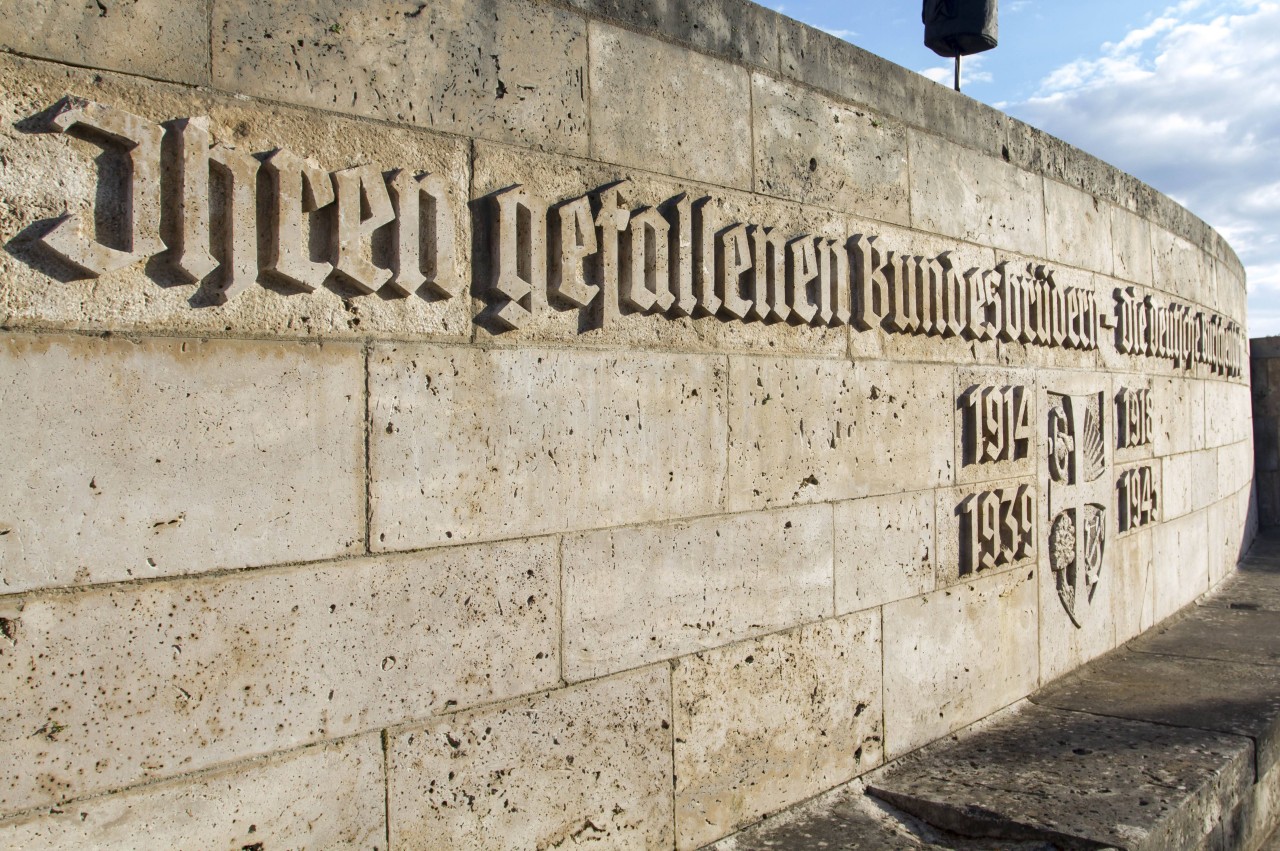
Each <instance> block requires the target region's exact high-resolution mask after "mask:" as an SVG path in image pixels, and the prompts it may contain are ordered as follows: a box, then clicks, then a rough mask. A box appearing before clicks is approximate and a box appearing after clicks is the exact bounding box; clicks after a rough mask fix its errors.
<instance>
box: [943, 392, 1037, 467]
mask: <svg viewBox="0 0 1280 851" xmlns="http://www.w3.org/2000/svg"><path fill="white" fill-rule="evenodd" d="M988 388H991V389H994V390H996V391H1008V390H1013V391H1014V395H1013V396H1012V399H1013V401H1014V402H1015V403H1021V404H1025V405H1026V414H1027V420H1026V424H1027V426H1026V428H1025V429H1024V428H1023V427H1022V426H1021V424H1020V423H1019V422H1018V412H1019V408H1018V405H1017V404H1015V405H1014V406H1013V410H1012V411H1010V410H1008V409H1007V408H1006V407H1005V406H1003V405H1001V406H1000V407H999V410H998V412H997V414H998V423H992V422H991V420H992V417H990V416H985V417H984V409H983V407H982V400H983V397H982V395H981V394H982V391H984V390H986V389H988ZM953 392H954V396H955V415H954V424H955V427H954V428H953V429H952V433H953V434H954V435H955V459H956V460H955V463H956V481H957V482H959V483H960V484H970V483H974V482H992V481H996V480H998V479H1013V478H1018V477H1020V476H1033V475H1035V472H1036V458H1037V457H1038V455H1039V453H1038V452H1037V446H1038V442H1037V433H1038V429H1039V423H1040V417H1039V416H1038V414H1037V411H1036V407H1037V405H1036V403H1037V401H1038V399H1039V393H1038V392H1037V381H1036V373H1035V372H1033V371H1032V370H1028V369H977V368H965V367H961V368H959V369H957V370H956V378H955V390H954V391H953ZM986 398H989V399H990V398H995V399H999V398H1001V397H991V396H987V397H986ZM984 423H985V424H987V425H994V424H999V425H1001V426H1002V428H1001V429H1000V430H999V434H998V435H991V436H990V438H989V439H991V440H993V441H994V442H995V445H999V446H1000V447H1001V448H1002V451H1003V452H1004V453H1005V454H1004V455H1003V457H1002V458H1001V460H998V461H997V460H991V459H990V458H988V457H984V455H983V452H982V447H981V442H982V440H983V425H984ZM1019 431H1025V432H1027V433H1026V434H1025V436H1024V438H1023V439H1022V440H1021V441H1019V440H1018V438H1017V434H1018V432H1019Z"/></svg>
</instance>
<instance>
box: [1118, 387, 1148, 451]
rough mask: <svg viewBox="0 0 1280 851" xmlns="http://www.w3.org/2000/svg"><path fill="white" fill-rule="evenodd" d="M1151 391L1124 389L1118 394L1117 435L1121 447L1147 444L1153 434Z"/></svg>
mask: <svg viewBox="0 0 1280 851" xmlns="http://www.w3.org/2000/svg"><path fill="white" fill-rule="evenodd" d="M1151 420H1152V418H1151V391H1150V390H1132V389H1129V388H1124V389H1122V390H1121V391H1120V392H1119V394H1117V396H1116V435H1117V437H1118V438H1119V440H1118V445H1119V448H1121V449H1129V448H1132V447H1135V446H1146V445H1147V444H1149V443H1151V437H1152V434H1153V431H1154V430H1153V428H1152V421H1151Z"/></svg>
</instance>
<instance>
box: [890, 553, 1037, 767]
mask: <svg viewBox="0 0 1280 851" xmlns="http://www.w3.org/2000/svg"><path fill="white" fill-rule="evenodd" d="M1036 609H1037V600H1036V578H1035V570H1034V569H1028V570H1026V571H1022V570H1014V571H1008V572H1005V573H1000V574H996V575H993V576H985V577H982V578H980V579H977V580H976V581H973V582H969V583H966V584H964V585H958V586H955V587H953V588H950V589H948V590H946V591H938V592H935V593H933V594H925V595H923V596H921V597H915V598H912V599H910V600H900V601H898V602H896V603H889V604H887V605H886V606H885V607H884V609H883V613H884V614H883V617H884V627H883V629H884V633H883V635H884V705H885V736H886V739H885V742H886V758H887V759H893V758H895V757H898V756H901V755H902V754H904V753H906V752H907V751H910V750H914V749H915V748H917V747H919V746H921V745H923V744H925V743H926V742H930V741H933V740H934V739H937V738H940V737H942V736H945V735H946V734H948V733H950V732H952V731H953V730H957V729H959V728H961V727H963V726H965V725H966V724H969V723H971V722H973V721H976V720H978V719H979V718H984V717H986V716H987V715H990V714H991V713H992V712H994V711H996V710H997V709H1000V708H1002V707H1004V706H1008V705H1009V704H1010V703H1012V702H1014V701H1015V700H1017V699H1019V698H1021V697H1023V696H1024V695H1026V694H1028V693H1029V692H1030V691H1031V690H1032V689H1033V688H1035V686H1036V682H1037V677H1038V668H1039V665H1038V661H1037V660H1038V656H1039V654H1038V653H1037V641H1038V639H1037V637H1036V626H1037V624H1036V620H1037V618H1036Z"/></svg>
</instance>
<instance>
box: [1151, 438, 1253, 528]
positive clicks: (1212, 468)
mask: <svg viewBox="0 0 1280 851" xmlns="http://www.w3.org/2000/svg"><path fill="white" fill-rule="evenodd" d="M1243 445H1244V446H1245V447H1248V444H1243ZM1218 460H1219V458H1218V451H1217V450H1213V449H1204V450H1200V451H1199V452H1186V453H1183V454H1181V455H1169V456H1167V457H1166V458H1164V459H1163V464H1162V466H1163V469H1162V470H1161V475H1160V478H1161V495H1162V497H1163V499H1164V502H1163V504H1162V505H1161V506H1160V516H1161V517H1162V518H1163V519H1165V520H1172V519H1173V518H1175V517H1181V516H1182V515H1184V514H1187V513H1189V512H1192V511H1199V510H1200V509H1201V508H1204V507H1205V506H1206V505H1208V504H1209V503H1211V502H1213V501H1214V500H1216V499H1217V498H1218V493H1219V486H1218V477H1219V474H1220V473H1221V472H1222V471H1221V470H1220V469H1219V467H1218ZM1230 493H1235V489H1232V490H1231V491H1230Z"/></svg>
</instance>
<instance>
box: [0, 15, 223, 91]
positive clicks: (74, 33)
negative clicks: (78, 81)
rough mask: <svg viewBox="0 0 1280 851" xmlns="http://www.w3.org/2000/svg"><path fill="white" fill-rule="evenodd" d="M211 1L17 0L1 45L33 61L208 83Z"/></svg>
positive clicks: (1, 29) (2, 27)
mask: <svg viewBox="0 0 1280 851" xmlns="http://www.w3.org/2000/svg"><path fill="white" fill-rule="evenodd" d="M206 15H207V10H206V8H205V3H180V4H179V3H167V2H164V0H140V2H130V3H117V2H109V0H103V2H102V3H100V4H95V3H42V2H40V0H13V2H11V3H8V4H6V9H5V13H4V15H3V16H0V47H4V48H6V49H8V50H12V51H14V52H16V53H25V54H27V55H29V56H39V57H43V58H45V59H53V60H55V61H58V62H72V63H75V64H77V65H90V66H92V67H94V68H107V69H110V70H112V71H123V72H125V73H127V74H138V75H141V76H143V77H154V78H158V79H161V80H173V81H175V82H179V83H190V84H195V85H208V82H209V47H208V37H209V22H208V19H207V17H206Z"/></svg>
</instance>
